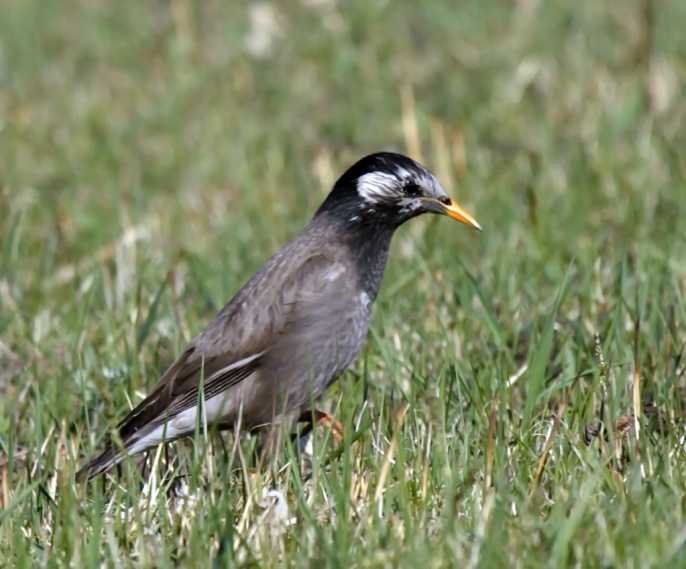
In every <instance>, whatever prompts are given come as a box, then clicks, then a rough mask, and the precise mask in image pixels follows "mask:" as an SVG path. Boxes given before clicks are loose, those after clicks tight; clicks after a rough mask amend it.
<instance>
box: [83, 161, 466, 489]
mask: <svg viewBox="0 0 686 569" xmlns="http://www.w3.org/2000/svg"><path fill="white" fill-rule="evenodd" d="M365 161H367V162H370V163H365ZM372 164H375V165H377V166H376V167H377V168H378V170H375V169H374V168H372ZM375 175H376V177H374V176H375ZM410 184H411V185H412V187H410ZM415 187H420V188H421V189H422V193H421V195H420V196H419V197H417V196H416V193H414V192H415V189H414V188H415ZM408 188H410V189H408ZM410 191H411V192H413V193H412V194H409V193H408V192H410ZM393 192H396V193H397V195H393ZM427 196H428V197H427ZM419 199H421V200H425V201H426V200H429V199H430V200H431V201H432V203H433V202H434V201H437V200H446V199H447V197H445V193H444V192H443V190H442V188H440V185H439V184H438V182H437V181H436V180H435V178H434V177H433V176H432V175H431V174H430V173H429V172H428V171H427V170H426V169H424V168H423V167H422V166H420V165H418V164H417V163H415V162H414V161H412V160H410V159H409V158H406V157H402V156H399V155H392V154H378V155H372V156H369V157H367V158H365V159H363V160H361V161H360V162H358V163H357V164H355V165H354V166H353V167H351V168H350V169H349V170H348V171H347V172H346V173H345V174H344V175H343V176H342V177H341V179H340V180H339V181H338V182H337V184H336V186H334V189H333V190H332V192H331V194H329V197H328V198H327V200H326V201H325V202H324V204H323V205H322V206H321V208H320V209H319V211H318V212H317V214H316V215H315V216H314V218H313V219H312V221H311V222H310V224H309V225H308V226H307V227H306V228H305V229H304V230H303V231H302V232H301V233H300V234H299V235H298V236H297V237H296V238H295V239H294V240H293V241H292V242H291V243H290V244H288V245H287V246H285V247H284V248H283V249H281V250H280V251H279V252H278V253H276V254H275V255H274V256H273V257H272V258H271V259H270V260H269V261H267V263H265V265H264V266H263V267H262V268H261V269H260V270H259V271H258V272H257V273H256V274H255V275H254V276H253V277H252V278H251V279H250V280H249V281H248V282H247V283H246V285H245V286H244V287H243V288H242V289H241V290H240V291H239V292H238V293H237V294H236V296H235V297H234V298H233V299H232V300H231V301H230V302H229V303H228V304H227V305H226V306H225V307H224V308H223V309H222V310H221V311H220V312H219V314H217V316H216V317H215V318H214V319H213V320H212V321H211V322H210V323H209V324H208V326H207V327H206V328H205V329H204V330H203V331H202V332H200V334H198V336H197V337H196V338H195V339H194V340H192V341H191V342H190V343H189V344H188V346H187V347H186V348H185V350H184V351H183V353H182V354H181V355H180V357H179V358H178V359H177V360H176V361H175V362H174V364H172V366H171V367H170V368H169V369H168V370H167V371H166V372H165V374H164V375H163V376H162V377H161V378H160V380H159V381H158V382H157V384H156V385H155V386H154V387H153V388H152V390H151V391H150V393H149V394H148V396H147V397H146V398H145V399H144V400H143V401H142V402H141V403H140V404H139V405H138V406H137V407H136V408H135V409H133V410H132V411H131V412H130V413H129V415H128V416H127V417H126V418H125V419H124V420H123V421H122V422H121V423H120V424H119V426H118V429H117V430H118V437H119V439H120V440H121V442H122V443H123V446H124V449H125V450H126V453H128V454H130V455H134V454H137V453H140V452H143V451H145V450H147V449H149V448H151V447H154V446H157V445H158V444H160V443H161V442H164V441H170V440H173V439H176V438H179V437H182V436H187V435H189V434H192V433H193V432H194V430H195V428H196V424H197V421H198V416H197V414H198V398H199V392H200V390H201V389H202V395H203V397H204V412H205V415H206V417H207V421H208V423H212V424H217V425H219V427H220V428H229V429H232V428H234V427H235V426H236V424H240V425H241V427H243V428H247V429H254V428H258V427H262V426H266V425H275V424H276V425H278V424H279V423H282V422H284V421H288V422H290V421H292V420H293V419H295V418H297V417H299V416H300V415H301V414H302V413H303V412H305V411H307V410H309V409H311V407H312V404H313V401H315V400H316V399H317V398H319V397H320V396H321V395H322V394H323V393H324V391H325V390H326V388H327V387H329V385H331V383H333V382H334V381H335V380H336V379H337V378H338V377H339V376H340V374H341V373H342V372H343V371H345V370H346V369H347V368H348V366H349V365H350V364H351V363H352V361H353V360H354V358H355V357H356V355H357V354H358V352H359V351H360V349H361V347H362V345H363V343H364V340H365V337H366V334H367V329H368V325H369V320H370V315H371V310H372V305H373V302H374V300H375V299H376V296H377V293H378V291H379V286H380V284H381V278H382V276H383V272H384V268H385V265H386V259H387V256H388V250H389V246H390V243H391V238H392V236H393V232H394V230H395V229H396V227H397V226H398V225H400V224H401V223H403V222H404V221H405V220H406V219H409V218H411V217H414V216H416V215H418V214H420V213H423V212H424V211H434V210H435V206H433V205H432V208H433V209H431V208H429V207H427V208H425V209H421V208H420V206H419V205H417V204H420V202H419V201H416V200H419ZM412 200H415V201H416V203H415V201H412ZM448 201H449V200H448ZM440 203H443V201H441V202H440ZM441 207H447V206H441ZM474 223H476V222H474ZM124 456H125V453H122V452H121V451H120V450H119V447H117V446H116V444H115V443H114V442H113V441H112V440H110V441H109V442H108V444H107V446H106V448H105V450H104V452H103V453H102V454H101V455H100V456H98V457H96V458H95V459H94V460H92V461H91V462H89V463H88V464H86V465H85V466H84V467H83V468H82V469H81V470H80V471H79V473H78V477H79V478H84V477H91V476H94V475H96V474H98V473H100V472H103V471H104V470H106V469H108V468H109V467H110V466H112V465H113V464H116V463H118V462H120V461H121V460H122V458H123V457H124Z"/></svg>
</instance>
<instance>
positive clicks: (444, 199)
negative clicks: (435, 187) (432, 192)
mask: <svg viewBox="0 0 686 569" xmlns="http://www.w3.org/2000/svg"><path fill="white" fill-rule="evenodd" d="M438 201H439V202H441V203H442V204H443V205H450V198H449V197H448V196H441V197H440V198H438Z"/></svg>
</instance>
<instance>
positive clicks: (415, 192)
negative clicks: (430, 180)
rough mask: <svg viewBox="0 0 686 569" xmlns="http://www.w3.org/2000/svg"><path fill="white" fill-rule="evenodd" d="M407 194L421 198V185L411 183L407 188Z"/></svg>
mask: <svg viewBox="0 0 686 569" xmlns="http://www.w3.org/2000/svg"><path fill="white" fill-rule="evenodd" d="M405 194H406V195H408V196H421V195H422V189H421V188H420V187H419V184H415V183H414V182H410V183H408V184H407V185H406V186H405Z"/></svg>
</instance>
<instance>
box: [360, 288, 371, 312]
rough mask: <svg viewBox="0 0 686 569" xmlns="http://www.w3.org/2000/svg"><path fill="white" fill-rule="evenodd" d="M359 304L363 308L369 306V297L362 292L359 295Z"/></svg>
mask: <svg viewBox="0 0 686 569" xmlns="http://www.w3.org/2000/svg"><path fill="white" fill-rule="evenodd" d="M360 304H361V305H362V306H364V307H365V308H367V307H368V306H369V295H368V294H367V293H366V292H364V291H363V292H361V293H360Z"/></svg>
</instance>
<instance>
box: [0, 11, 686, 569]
mask: <svg viewBox="0 0 686 569" xmlns="http://www.w3.org/2000/svg"><path fill="white" fill-rule="evenodd" d="M0 12H1V13H2V16H1V17H0V402H1V405H0V507H1V508H2V510H1V511H0V567H15V566H16V567H43V566H44V567H62V566H72V567H95V566H109V567H129V566H132V567H159V568H162V567H232V566H264V567H272V566H284V567H291V566H293V567H311V566H315V565H319V566H322V567H323V566H327V567H328V566H331V567H399V566H402V567H426V568H429V567H432V568H433V567H505V566H508V567H518V568H519V567H522V568H529V567H544V566H547V567H600V566H603V567H683V566H686V547H685V545H684V544H685V543H686V497H685V492H684V489H685V488H686V448H685V446H684V443H685V441H686V438H685V437H686V428H685V423H684V417H685V413H686V377H685V374H686V362H685V358H686V300H685V298H686V224H684V222H683V220H684V219H686V152H685V151H684V149H685V148H686V130H685V129H684V124H686V91H685V85H686V42H684V31H683V30H684V29H685V28H686V3H684V2H678V1H675V0H673V1H671V2H655V1H653V0H641V1H629V2H627V1H620V0H606V1H604V2H597V1H593V0H579V1H577V2H562V1H551V2H535V1H530V0H519V1H517V2H512V1H510V2H505V1H502V0H499V1H493V2H477V1H475V0H469V1H463V2H455V1H450V0H432V1H431V2H429V1H425V2H410V1H404V2H401V1H398V2H389V1H388V0H364V1H363V0H352V1H350V2H341V1H339V0H299V1H293V2H283V3H278V2H246V1H236V2H219V1H216V0H215V1H208V2H202V3H197V4H195V3H192V2H190V1H189V0H171V1H169V2H161V1H157V2H136V1H132V0H123V1H118V2H106V1H105V0H63V1H59V2H41V1H39V0H21V1H20V0H5V1H4V2H2V3H1V5H0ZM378 150H394V151H399V152H403V153H406V154H409V155H411V156H412V157H414V158H416V159H418V160H420V161H422V162H423V163H424V164H426V165H427V166H428V167H429V168H431V169H432V170H433V171H434V172H435V173H436V174H437V176H438V177H439V179H440V180H441V181H442V183H443V185H444V186H445V188H446V189H447V191H448V193H449V194H450V195H452V196H453V197H455V198H456V199H457V200H458V201H459V202H460V203H461V204H462V205H464V206H465V208H466V209H467V210H468V211H469V212H470V213H472V214H474V216H475V217H476V218H477V219H478V220H479V222H480V223H481V225H482V226H483V228H484V232H483V233H478V232H476V231H470V230H468V229H467V228H465V227H464V226H461V225H459V224H456V223H454V222H451V221H450V220H448V219H446V218H440V219H439V218H437V217H435V216H434V217H430V216H425V217H423V218H421V219H417V220H413V221H412V222H410V223H408V224H406V225H405V226H403V227H402V228H400V230H399V231H398V233H397V235H396V237H395V240H394V244H393V247H392V251H391V256H390V261H389V264H388V267H387V270H386V275H385V279H384V284H383V286H382V289H381V293H380V295H379V298H378V300H377V303H376V306H375V309H374V315H373V320H372V324H371V331H370V334H369V338H368V342H367V344H366V346H365V348H364V350H363V352H362V353H361V354H360V356H359V357H358V359H357V360H356V362H355V363H354V364H353V366H352V368H351V370H350V371H348V372H347V373H346V374H345V376H344V377H343V378H342V380H341V382H339V383H338V384H337V385H336V386H335V387H334V388H332V389H331V390H330V392H329V394H328V397H327V399H326V401H325V405H324V406H325V407H328V409H330V410H333V411H335V413H336V416H337V417H338V418H339V419H340V420H341V421H342V423H343V425H344V428H345V437H344V443H343V446H342V447H339V448H338V449H335V448H334V447H333V446H332V445H331V444H330V443H329V442H327V439H328V438H330V436H329V435H330V433H326V432H324V431H322V432H319V433H318V436H317V437H316V438H315V441H314V442H315V444H314V455H313V458H312V461H311V462H312V464H308V463H307V462H306V461H303V460H302V459H301V458H299V457H297V456H296V455H295V451H294V449H293V445H290V444H285V445H284V449H283V451H282V452H281V459H280V462H279V464H278V465H274V468H273V469H263V470H261V471H257V470H256V469H255V461H254V460H253V455H254V450H255V448H256V447H257V446H258V445H259V440H258V439H257V438H256V437H251V436H244V437H241V439H240V440H239V441H234V439H233V438H232V437H231V435H225V436H222V435H220V434H218V433H214V434H213V435H211V436H209V437H207V438H204V437H202V436H196V437H195V438H194V439H193V440H188V441H186V442H184V443H175V444H172V445H168V447H167V448H166V449H160V451H159V452H157V453H151V454H150V455H149V457H148V461H149V462H148V466H147V468H146V470H145V472H144V476H143V477H141V475H140V474H139V469H138V468H136V463H135V461H133V460H131V461H127V462H126V463H125V464H124V465H123V467H122V468H121V469H120V471H119V472H116V471H113V472H112V473H111V475H108V476H106V477H102V478H100V479H97V480H95V481H93V482H92V483H89V484H84V483H75V481H74V472H75V470H76V469H77V468H78V466H80V465H81V464H83V462H84V461H85V460H86V459H87V458H89V457H91V456H93V454H94V453H95V452H96V451H97V450H98V449H99V448H101V445H102V442H103V439H104V437H105V435H106V433H107V432H108V430H109V429H111V428H112V427H113V426H115V425H116V423H117V421H118V420H119V419H121V418H122V417H123V416H124V415H125V414H126V412H127V411H128V410H129V409H130V408H131V407H132V406H133V405H135V404H136V403H137V402H138V401H140V400H141V398H142V397H143V396H144V395H145V393H146V392H147V390H148V389H149V388H150V387H151V386H152V385H153V384H154V383H155V381H156V379H157V377H158V375H159V373H161V372H163V371H164V369H165V368H166V367H167V366H168V365H169V364H170V363H171V362H172V361H173V360H174V358H175V356H176V355H178V354H179V353H180V350H181V349H182V348H183V346H184V344H185V342H187V341H189V340H190V339H191V338H192V337H193V336H194V335H195V334H196V333H197V332H199V331H200V330H201V329H202V327H203V326H204V325H205V323H207V322H208V321H209V319H210V318H211V317H212V316H213V315H214V314H215V313H216V312H217V311H218V310H219V309H220V308H221V307H222V306H223V305H224V303H225V302H226V301H228V300H229V299H230V298H231V297H232V296H233V294H234V293H235V292H236V291H237V290H238V289H239V287H240V286H241V285H242V284H243V283H244V282H245V281H246V280H247V279H248V278H249V277H250V276H251V275H252V274H253V273H254V271H255V270H257V269H258V268H259V267H260V266H261V265H262V263H264V261H266V259H267V258H268V257H269V256H270V255H271V254H272V253H274V252H275V251H276V250H278V249H279V248H280V247H281V246H283V245H284V244H286V243H287V242H289V241H290V239H292V238H293V237H294V236H295V235H296V233H297V232H298V231H299V230H300V229H301V228H302V227H303V226H304V225H305V224H306V223H307V222H308V220H309V219H310V217H311V216H312V214H313V213H314V211H315V210H316V208H317V206H318V205H319V204H320V203H321V201H322V200H323V198H324V196H325V195H326V194H327V192H328V191H329V189H330V188H331V185H332V184H333V182H334V181H335V179H336V178H337V176H338V175H339V174H340V173H342V172H343V170H344V169H345V168H346V167H347V166H348V165H350V164H351V163H352V162H354V161H355V160H357V159H358V158H359V157H361V156H363V155H365V154H368V153H370V152H374V151H378ZM237 443H239V444H237ZM277 471H278V472H277Z"/></svg>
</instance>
